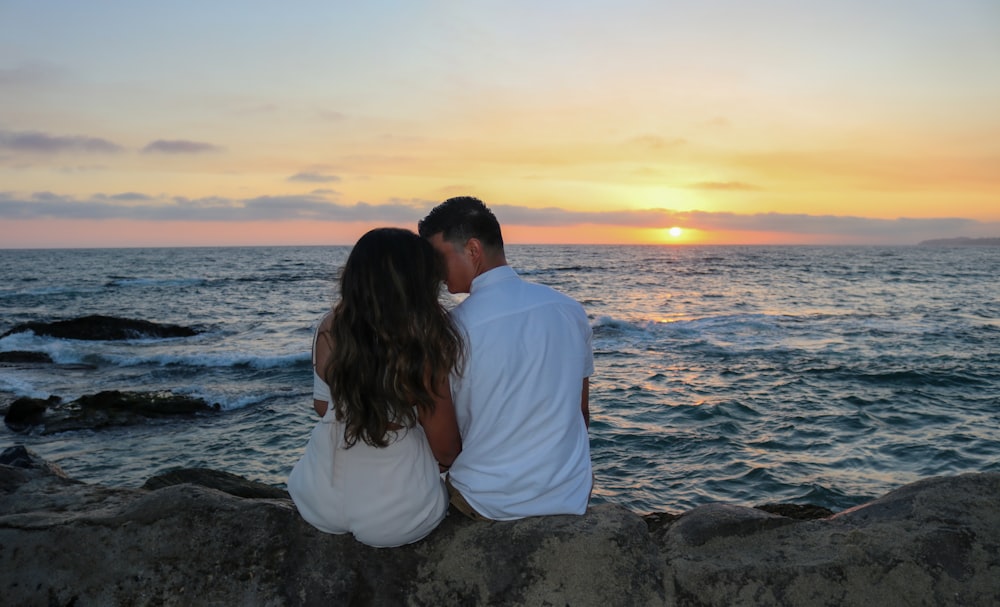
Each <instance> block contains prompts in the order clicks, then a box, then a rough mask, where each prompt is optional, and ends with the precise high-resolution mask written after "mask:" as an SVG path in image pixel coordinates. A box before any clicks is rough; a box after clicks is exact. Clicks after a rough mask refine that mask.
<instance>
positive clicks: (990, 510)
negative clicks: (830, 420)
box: [0, 448, 1000, 607]
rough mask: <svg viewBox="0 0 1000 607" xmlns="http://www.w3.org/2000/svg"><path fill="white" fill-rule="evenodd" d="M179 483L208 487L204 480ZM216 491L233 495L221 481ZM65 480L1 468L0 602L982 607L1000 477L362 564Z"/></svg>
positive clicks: (554, 530) (227, 511)
mask: <svg viewBox="0 0 1000 607" xmlns="http://www.w3.org/2000/svg"><path fill="white" fill-rule="evenodd" d="M188 478H189V480H194V481H195V482H202V483H206V484H207V483H213V482H215V481H214V480H213V478H214V477H213V475H202V474H195V475H192V476H190V477H188ZM221 479H222V482H223V483H224V484H229V485H231V484H232V482H233V479H231V478H228V477H227V476H222V477H221ZM174 480H184V476H183V475H182V476H181V477H177V478H174V479H173V480H169V479H168V480H167V481H165V482H164V483H161V487H160V488H158V489H155V490H150V489H122V488H110V487H102V486H98V485H89V484H84V483H80V482H76V481H73V480H71V479H68V478H66V477H65V475H63V474H62V473H61V472H60V471H59V470H58V468H56V467H54V466H51V465H49V464H47V463H46V462H44V461H42V460H40V459H39V458H38V457H37V456H35V455H34V454H32V453H30V452H29V451H26V450H24V449H23V448H13V449H9V450H8V452H5V453H4V454H3V456H0V592H2V594H0V596H2V597H3V602H4V604H11V605H70V604H72V605H77V606H78V607H82V606H85V605H319V604H324V605H326V604H328V605H559V606H562V605H601V606H607V605H806V606H808V605H994V604H997V603H998V601H1000V575H998V574H1000V558H998V555H1000V524H998V523H1000V520H998V518H1000V509H998V508H997V504H998V503H1000V501H998V500H1000V474H997V473H988V474H970V475H963V476H957V477H950V478H935V479H929V480H927V481H922V482H919V483H915V484H913V485H908V486H906V487H903V488H901V489H899V490H897V491H894V492H892V493H890V494H888V495H886V496H885V497H883V498H882V499H879V500H876V501H874V502H871V503H870V504H867V505H865V506H862V507H859V508H855V509H852V510H850V511H847V512H842V513H840V514H837V515H835V516H832V517H829V518H825V519H821V520H798V519H793V518H789V517H784V516H779V515H775V514H771V513H768V512H765V511H762V510H757V509H753V508H745V507H739V506H732V505H723V504H712V505H708V506H702V507H699V508H695V509H694V510H691V511H690V512H687V513H684V514H682V515H680V516H670V515H667V516H662V517H650V518H649V519H648V521H649V522H650V524H649V525H647V522H646V521H643V518H642V517H640V516H638V515H636V514H633V513H631V512H629V511H628V510H625V509H623V508H621V507H618V506H614V505H607V504H605V505H599V506H595V507H592V508H591V509H590V510H589V511H588V512H587V514H585V515H583V516H553V517H541V518H533V519H525V520H521V521H515V522H504V523H477V522H473V521H469V520H466V519H464V518H462V517H461V516H460V515H455V514H454V513H452V514H451V515H449V516H448V517H447V518H446V519H445V522H444V523H442V525H441V526H440V527H439V528H438V529H436V530H435V531H434V532H433V533H432V534H431V535H430V536H429V537H428V538H426V539H425V540H423V541H421V542H418V543H416V544H412V545H410V546H404V547H401V548H389V549H376V548H370V547H367V546H364V545H361V544H359V543H357V542H355V541H354V540H353V539H351V537H350V536H333V535H327V534H324V533H321V532H319V531H318V530H316V529H314V528H313V527H311V526H310V525H309V524H307V523H305V522H304V521H302V519H301V518H300V517H299V516H298V514H297V512H296V511H295V508H294V505H293V504H292V503H291V502H290V501H289V500H288V499H286V498H283V497H275V498H241V497H236V496H234V495H231V494H229V493H225V492H223V491H219V490H217V489H214V488H211V487H207V486H204V485H199V484H192V483H191V482H181V483H180V484H171V483H172V482H173V481H174Z"/></svg>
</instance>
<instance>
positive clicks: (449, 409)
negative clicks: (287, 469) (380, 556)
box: [288, 228, 463, 547]
mask: <svg viewBox="0 0 1000 607" xmlns="http://www.w3.org/2000/svg"><path fill="white" fill-rule="evenodd" d="M443 278H444V263H443V260H442V259H441V258H440V257H439V256H438V253H437V252H436V251H435V250H434V249H433V247H431V245H430V244H429V243H428V242H427V241H425V240H424V239H422V238H420V237H419V236H417V235H416V234H414V233H413V232H410V231H409V230H402V229H397V228H379V229H375V230H372V231H370V232H368V233H367V234H365V235H364V236H362V237H361V239H360V240H359V241H358V242H357V244H356V245H354V249H353V250H352V251H351V254H350V256H349V257H348V259H347V264H346V265H345V266H344V268H343V271H342V272H341V276H340V301H339V302H337V304H336V306H334V308H333V310H332V311H331V312H330V313H328V314H327V315H326V316H325V317H324V318H323V320H322V321H321V323H320V326H319V328H318V329H317V331H316V337H315V339H314V342H313V368H314V382H313V384H314V385H313V407H314V408H315V409H316V413H318V414H319V415H320V416H321V417H322V420H321V421H320V423H319V424H317V426H316V428H315V429H314V430H313V432H312V436H311V438H310V439H309V444H308V445H307V446H306V451H305V453H304V454H303V456H302V459H301V460H299V462H298V463H297V464H296V465H295V467H294V468H293V469H292V473H291V475H290V476H289V478H288V492H289V493H290V494H291V496H292V500H294V502H295V505H296V506H297V507H298V509H299V513H300V514H301V515H302V518H304V519H305V520H306V521H308V522H309V523H311V524H312V525H313V526H315V527H317V528H318V529H320V530H322V531H325V532H327V533H347V532H350V533H353V534H354V537H355V538H357V539H358V541H360V542H363V543H365V544H368V545H370V546H379V547H382V546H399V545H402V544H408V543H411V542H415V541H417V540H419V539H422V538H423V537H425V536H426V535H427V534H428V533H430V532H431V530H433V529H434V528H435V527H436V526H437V525H438V523H440V522H441V520H442V519H443V518H444V516H445V512H446V511H447V509H448V494H447V491H446V489H445V486H444V483H443V482H442V480H441V477H440V473H439V472H440V471H442V470H447V468H448V467H449V466H450V465H451V463H452V461H453V460H454V459H455V456H457V455H458V453H459V452H460V451H461V450H462V442H461V438H460V437H459V433H458V424H457V422H456V420H455V409H454V407H453V405H452V402H451V393H450V391H449V386H448V376H449V373H450V372H451V371H453V370H455V369H457V368H459V367H458V362H459V359H460V357H461V356H462V351H463V350H462V342H461V339H460V337H459V334H458V332H457V330H456V329H455V327H454V326H453V325H452V324H451V321H450V319H449V318H448V314H447V312H446V311H445V309H444V308H443V307H442V306H441V304H440V302H439V301H438V292H439V288H440V284H441V281H442V279H443Z"/></svg>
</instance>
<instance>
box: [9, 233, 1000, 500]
mask: <svg viewBox="0 0 1000 607" xmlns="http://www.w3.org/2000/svg"><path fill="white" fill-rule="evenodd" d="M348 251H349V249H348V248H346V247H279V248H204V249H197V248H193V249H114V250H112V249H108V250H3V251H0V262H2V264H0V306H2V309H3V317H2V319H0V333H3V332H5V331H6V330H7V329H9V328H10V327H11V326H13V325H15V324H17V323H21V322H26V321H31V320H56V319H63V318H73V317H77V316H83V315H86V314H109V315H117V316H125V317H130V318H141V319H144V320H151V321H155V322H163V323H176V324H182V325H189V326H194V327H196V328H198V329H200V330H202V331H203V333H202V334H200V335H199V336H197V337H194V338H185V339H169V340H134V341H128V342H77V341H71V340H60V339H53V338H43V337H36V336H34V335H31V334H15V335H12V336H9V337H6V338H3V339H0V351H6V350H36V351H44V352H48V353H49V354H50V355H51V356H52V357H53V358H54V359H55V361H56V362H57V363H58V364H59V365H74V364H76V363H85V364H86V365H89V366H90V367H91V368H65V367H62V368H60V367H57V368H53V367H51V366H42V367H31V366H18V367H0V403H3V402H6V401H9V400H12V399H13V398H14V397H15V396H19V395H29V396H36V397H47V396H48V395H50V394H55V395H59V396H61V397H63V398H64V399H66V400H69V399H72V398H76V397H77V396H80V395H82V394H88V393H94V392H97V391H99V390H104V389H119V390H151V389H170V390H174V391H176V392H182V393H188V394H194V395H198V396H203V397H205V398H207V399H208V400H209V401H211V402H218V403H220V405H221V406H222V407H223V409H224V411H223V413H221V414H220V415H218V416H213V417H205V418H199V419H197V420H193V421H190V420H184V421H176V422H169V423H151V424H148V425H145V426H142V427H129V428H120V429H112V430H104V431H100V432H70V433H64V434H60V435H53V436H38V435H27V436H26V435H18V434H14V433H12V432H10V431H8V430H6V429H0V446H3V447H5V446H9V445H12V444H25V445H26V446H28V447H30V448H32V449H34V450H36V451H37V452H39V453H40V454H41V455H42V456H44V457H46V458H48V459H51V460H54V461H56V462H57V463H58V464H59V465H60V466H62V467H63V468H64V469H65V470H66V471H67V472H68V473H69V474H70V475H72V476H74V477H76V478H79V479H81V480H85V481H88V482H101V483H107V484H113V485H124V486H138V485H140V484H142V482H144V481H145V479H146V478H148V477H149V476H151V475H153V474H156V473H159V472H162V471H165V470H168V469H170V468H174V467H181V466H206V467H212V468H216V469H221V470H227V471H230V472H233V473H236V474H241V475H244V476H247V477H249V478H253V479H257V480H262V481H265V482H269V483H274V484H283V483H284V480H285V478H286V476H287V474H288V472H289V471H290V470H291V467H292V465H294V463H295V461H296V460H297V458H298V456H299V455H300V454H301V452H302V449H303V448H304V446H305V441H306V440H307V438H308V434H309V430H310V429H311V426H312V424H313V423H314V420H313V414H312V410H311V406H310V403H311V397H310V392H311V382H310V370H309V354H308V351H309V342H310V337H311V334H312V328H313V326H314V325H315V323H316V322H317V321H318V320H319V318H320V316H322V314H323V313H324V312H325V310H326V309H327V307H328V306H329V303H330V301H331V300H332V297H333V295H334V284H333V279H334V277H335V276H336V272H337V270H338V269H339V266H340V264H342V263H343V261H344V260H345V259H346V255H347V253H348ZM508 259H509V260H510V262H511V264H512V265H513V266H514V267H515V268H516V269H517V270H518V271H519V272H520V273H521V274H522V275H523V276H524V277H525V278H526V279H528V280H533V281H537V282H541V283H545V284H549V285H552V286H554V287H555V288H557V289H560V290H562V291H563V292H565V293H567V294H569V295H571V296H573V297H574V298H576V299H578V300H579V301H580V302H581V303H582V304H583V305H584V307H585V308H586V310H587V312H588V315H589V316H590V318H591V321H592V325H593V327H594V350H595V367H596V371H595V374H594V377H593V378H592V384H591V386H592V387H591V412H592V416H591V417H592V424H591V431H590V436H591V447H592V457H593V460H594V464H595V471H596V478H597V486H596V488H595V494H594V498H593V501H594V502H595V503H596V502H602V501H610V502H617V503H620V504H622V505H625V506H626V507H629V508H631V509H633V510H635V511H638V512H647V511H680V510H685V509H688V508H690V507H692V506H695V505H698V504H703V503H706V502H710V501H727V502H733V503H743V504H758V503H764V502H776V501H781V502H800V503H804V502H809V503H814V504H818V505H822V506H825V507H828V508H831V509H834V510H840V509H843V508H847V507H850V506H853V505H856V504H858V503H861V502H863V501H866V500H868V499H870V498H873V497H876V496H878V495H880V494H882V493H884V492H886V491H888V490H890V489H893V488H895V487H898V486H899V485H901V484H904V483H907V482H911V481H913V480H916V479H919V478H922V477H926V476H931V475H938V474H955V473H960V472H978V471H987V470H1000V432H998V431H997V428H1000V349H998V348H997V346H996V344H997V343H1000V340H998V338H1000V282H998V278H997V276H998V275H1000V248H985V247H984V248H949V249H939V248H923V247H762V246H761V247H653V246H649V247H641V246H635V247H631V246H595V247H586V246H514V247H510V248H509V251H508Z"/></svg>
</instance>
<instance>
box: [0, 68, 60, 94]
mask: <svg viewBox="0 0 1000 607" xmlns="http://www.w3.org/2000/svg"><path fill="white" fill-rule="evenodd" d="M64 75H65V70H63V69H61V68H58V67H55V66H54V65H51V64H48V63H40V62H33V63H24V64H21V65H18V66H15V67H0V88H5V87H22V86H34V85H39V84H50V83H53V82H56V81H58V80H59V79H61V78H62V77H63V76H64Z"/></svg>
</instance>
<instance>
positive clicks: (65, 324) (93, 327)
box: [0, 315, 198, 341]
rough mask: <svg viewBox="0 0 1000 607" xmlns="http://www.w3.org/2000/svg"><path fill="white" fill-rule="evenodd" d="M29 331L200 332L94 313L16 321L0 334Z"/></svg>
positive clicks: (85, 336)
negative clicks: (37, 320)
mask: <svg viewBox="0 0 1000 607" xmlns="http://www.w3.org/2000/svg"><path fill="white" fill-rule="evenodd" d="M26 331H31V332H33V333H35V335H47V336H50V337H60V338H64V339H82V340H91V341H98V340H118V339H149V338H165V337H191V336H193V335H197V334H198V331H196V330H194V329H192V328H190V327H183V326H180V325H165V324H157V323H153V322H149V321H147V320H134V319H130V318H117V317H114V316H100V315H92V316H83V317H80V318H74V319H71V320H57V321H54V322H29V323H24V324H21V325H17V326H16V327H14V328H13V329H11V330H10V331H7V332H6V333H4V334H3V335H2V336H0V337H7V336H8V335H11V334H14V333H24V332H26Z"/></svg>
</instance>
